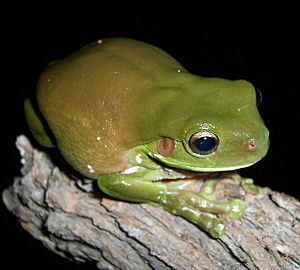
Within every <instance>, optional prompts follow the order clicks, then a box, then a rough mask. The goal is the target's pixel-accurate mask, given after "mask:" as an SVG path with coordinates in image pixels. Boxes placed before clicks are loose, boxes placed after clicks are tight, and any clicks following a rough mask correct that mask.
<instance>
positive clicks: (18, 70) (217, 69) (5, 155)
mask: <svg viewBox="0 0 300 270" xmlns="http://www.w3.org/2000/svg"><path fill="white" fill-rule="evenodd" d="M100 3H101V2H100V1H99V2H98V4H99V5H97V6H89V5H88V4H86V5H85V6H81V5H78V6H77V7H75V8H76V10H75V9H74V5H75V4H74V3H72V8H71V4H70V6H66V7H65V8H62V7H61V6H59V5H55V4H54V3H53V2H51V3H47V2H43V5H42V6H36V5H34V6H33V7H32V8H29V7H28V6H20V5H19V4H18V5H16V6H12V7H7V8H3V10H2V12H3V13H4V14H3V15H4V17H3V19H2V21H1V40H2V41H1V43H2V44H1V47H2V50H1V52H2V55H1V59H2V72H1V73H2V76H1V81H2V87H1V101H2V102H1V109H2V110H3V111H2V118H1V119H2V126H4V129H3V130H2V132H1V135H2V140H1V142H2V146H1V148H2V155H1V165H2V168H1V172H2V177H1V178H2V179H1V180H2V181H1V191H2V190H3V189H4V188H5V187H7V186H8V185H9V184H10V183H11V182H12V181H13V177H14V176H15V175H19V167H20V163H19V155H18V152H17V150H16V149H15V146H14V142H15V138H16V136H17V135H18V134H21V133H25V134H27V135H29V132H28V129H27V127H26V125H25V124H24V118H23V100H24V98H25V97H27V96H28V95H30V94H32V93H33V92H34V89H35V84H36V81H37V79H38V76H39V74H40V73H41V72H42V70H43V69H44V67H45V66H46V65H47V63H48V62H50V61H52V60H55V59H59V58H61V57H64V56H66V55H67V54H69V53H71V52H73V51H74V50H76V49H78V48H80V47H81V46H83V45H85V44H86V43H89V42H92V41H94V40H97V39H99V38H105V37H119V36H121V37H130V38H135V39H138V40H142V41H145V42H149V43H152V44H154V45H156V46H158V47H160V48H162V49H164V50H166V51H167V52H169V53H170V54H171V55H173V56H174V57H175V58H176V59H178V60H179V61H180V62H181V63H182V64H183V65H184V66H185V67H186V68H187V69H188V70H190V71H191V72H193V73H196V74H200V75H203V76H216V77H224V78H229V79H239V78H243V79H246V80H249V81H250V82H252V83H253V84H254V85H255V86H257V87H258V88H259V89H260V90H261V92H262V94H263V103H262V105H261V107H260V112H261V115H262V117H263V118H264V120H265V123H266V125H267V127H268V128H269V130H270V141H271V145H270V150H269V153H268V155H267V156H266V157H265V158H264V159H263V160H262V161H260V162H259V163H257V164H255V165H254V166H252V167H250V168H247V169H244V170H241V173H242V175H246V176H249V177H252V178H254V179H255V182H256V183H257V184H258V185H261V186H269V187H270V188H272V189H274V190H277V191H279V192H285V193H287V194H289V195H292V196H294V197H297V198H300V190H299V186H300V185H299V182H300V179H299V176H298V167H299V164H298V161H299V158H298V155H299V150H300V149H299V138H298V137H299V131H298V125H299V122H300V121H299V120H300V114H299V108H300V105H299V97H300V95H299V86H298V80H299V79H298V78H299V48H300V47H299V41H298V39H299V26H298V25H299V21H298V20H297V16H298V15H297V14H299V10H298V9H297V7H296V6H289V5H288V4H286V5H285V6H282V5H279V4H278V5H275V4H272V6H268V7H261V6H260V5H256V6H255V5H250V4H249V5H247V4H243V5H240V6H233V7H228V6H227V5H226V6H220V5H217V4H215V5H212V4H211V5H207V4H204V3H205V2H201V4H198V5H188V4H183V3H179V4H177V5H175V4H174V3H173V4H172V5H169V6H168V7H167V8H166V7H165V8H162V7H161V5H155V4H153V3H151V4H147V2H143V3H142V4H141V3H140V4H135V5H133V6H132V7H129V6H128V5H127V4H126V5H125V4H124V5H122V6H120V5H119V4H118V3H117V2H115V3H113V7H110V8H108V7H105V6H104V5H103V4H100ZM3 173H4V174H3ZM0 206H1V209H0V210H1V226H2V229H1V239H2V241H1V246H2V247H3V248H4V249H5V251H4V253H2V256H1V257H2V264H3V260H4V261H7V262H9V265H10V267H17V266H20V265H21V266H22V267H25V268H26V267H31V269H40V268H41V267H42V268H45V267H49V268H50V267H51V268H54V267H56V268H57V269H71V267H72V269H93V268H89V267H88V266H82V265H81V266H80V265H75V264H73V263H70V262H68V261H66V260H65V259H61V258H60V257H59V256H57V255H54V254H53V253H51V252H49V251H47V250H46V249H45V248H44V247H43V246H42V244H41V243H39V242H37V241H35V240H33V238H32V237H31V236H30V235H29V234H28V233H27V232H25V231H24V230H23V229H22V228H21V226H20V225H19V223H18V222H17V220H16V219H15V217H14V216H13V215H12V214H10V213H8V212H7V211H6V209H5V207H4V206H3V203H2V202H1V205H0ZM37 258H38V260H36V259H37ZM38 261H42V263H41V262H38Z"/></svg>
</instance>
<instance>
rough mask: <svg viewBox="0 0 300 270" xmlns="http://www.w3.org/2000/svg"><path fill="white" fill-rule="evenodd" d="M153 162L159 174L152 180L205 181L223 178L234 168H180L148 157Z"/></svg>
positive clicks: (232, 171) (233, 170)
mask: <svg viewBox="0 0 300 270" xmlns="http://www.w3.org/2000/svg"><path fill="white" fill-rule="evenodd" d="M150 158H151V159H152V161H153V162H154V163H156V164H157V165H158V166H159V167H160V169H158V171H159V174H158V175H156V177H155V178H154V179H152V181H153V182H172V181H180V180H201V181H205V180H207V179H218V178H224V177H226V176H228V175H230V174H233V173H234V172H235V168H233V167H232V168H226V169H225V170H220V169H218V170H208V169H206V170H201V171H200V170H199V171H198V170H193V169H190V168H188V169H186V168H184V169H182V168H176V167H173V166H172V165H169V164H166V163H165V162H163V161H162V160H160V159H156V158H153V157H150Z"/></svg>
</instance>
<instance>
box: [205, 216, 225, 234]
mask: <svg viewBox="0 0 300 270" xmlns="http://www.w3.org/2000/svg"><path fill="white" fill-rule="evenodd" d="M224 232H225V223H224V221H223V220H221V219H219V218H215V219H213V224H212V227H211V228H209V229H208V233H209V234H210V235H211V236H212V237H214V238H219V237H221V236H222V235H223V234H224Z"/></svg>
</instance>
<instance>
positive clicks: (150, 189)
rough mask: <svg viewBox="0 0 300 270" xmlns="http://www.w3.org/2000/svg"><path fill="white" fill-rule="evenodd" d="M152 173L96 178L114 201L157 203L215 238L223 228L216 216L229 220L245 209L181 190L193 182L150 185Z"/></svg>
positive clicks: (138, 170) (137, 171) (141, 170)
mask: <svg viewBox="0 0 300 270" xmlns="http://www.w3.org/2000/svg"><path fill="white" fill-rule="evenodd" d="M133 171H134V172H133ZM153 173H155V170H151V171H150V172H149V170H146V169H144V168H140V167H132V168H131V169H130V171H127V172H126V171H125V172H124V173H117V174H110V175H104V176H99V177H98V185H99V187H100V189H101V190H102V191H103V192H105V193H106V194H108V195H110V196H112V197H115V198H119V199H122V200H126V201H133V202H147V203H152V204H156V205H158V206H160V207H162V208H163V209H165V210H167V211H169V212H171V213H172V214H175V215H179V216H182V217H184V218H186V219H187V220H189V221H191V222H193V223H195V224H196V225H198V226H199V227H201V228H202V229H203V230H205V231H207V232H208V233H209V234H210V235H211V236H213V237H215V238H217V237H220V236H221V235H222V234H223V233H224V229H225V222H224V220H222V219H220V218H217V217H216V216H217V214H226V215H229V216H230V217H231V216H232V215H231V213H237V212H238V213H240V212H241V211H242V210H241V209H244V205H243V203H242V201H240V200H232V201H229V202H224V201H217V200H213V199H211V198H210V197H209V196H207V194H208V192H198V193H197V194H196V193H194V192H191V191H188V190H184V188H183V185H185V186H186V185H187V184H189V183H192V182H194V181H196V180H174V181H157V182H152V181H150V179H151V177H152V179H153ZM154 178H155V177H154ZM205 212H206V213H213V214H214V215H211V214H206V213H205Z"/></svg>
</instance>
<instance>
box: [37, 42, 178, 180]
mask: <svg viewBox="0 0 300 270" xmlns="http://www.w3.org/2000/svg"><path fill="white" fill-rule="evenodd" d="M165 69H183V68H182V66H181V65H180V64H179V63H178V62H177V61H176V60H175V59H174V58H172V57H171V56H169V55H168V54H167V53H165V52H163V51H162V50H160V49H158V48H156V47H154V46H151V45H148V44H145V43H142V42H138V41H134V40H130V39H122V38H116V39H104V40H102V41H98V42H95V43H92V44H90V45H88V46H86V47H84V48H82V49H81V50H79V51H78V52H76V53H74V54H72V55H70V56H69V57H67V58H65V59H63V60H61V61H58V62H57V63H55V64H53V65H50V66H49V67H48V68H47V70H46V71H45V72H44V73H43V74H42V76H41V78H40V81H39V84H38V89H37V101H38V104H39V107H40V110H41V112H42V114H43V115H44V117H45V119H46V121H47V122H48V124H49V126H50V128H51V130H52V131H53V134H54V136H55V138H56V142H57V145H58V147H59V149H60V151H61V152H62V154H63V155H64V157H65V158H66V159H67V160H68V161H69V162H70V163H71V165H72V166H73V167H74V168H75V169H77V170H78V171H80V172H81V173H82V174H84V175H86V176H88V177H96V176H97V175H99V174H105V173H111V172H117V171H122V170H124V169H126V168H127V167H128V150H129V149H130V148H131V147H133V146H135V145H137V144H139V143H140V142H142V140H143V139H141V138H139V136H140V135H139V134H137V132H136V129H135V128H134V125H135V123H134V122H135V120H134V119H135V118H136V117H138V114H140V113H142V112H143V110H142V109H141V111H137V109H136V108H137V104H132V103H134V100H135V98H134V97H136V96H137V95H139V96H143V93H146V92H149V89H151V88H153V87H156V84H159V82H158V81H157V78H158V77H159V74H162V73H163V72H164V70H165ZM150 91H151V90H150ZM146 96H147V95H146ZM138 106H142V104H140V105H138ZM154 139H155V138H153V140H154Z"/></svg>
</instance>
